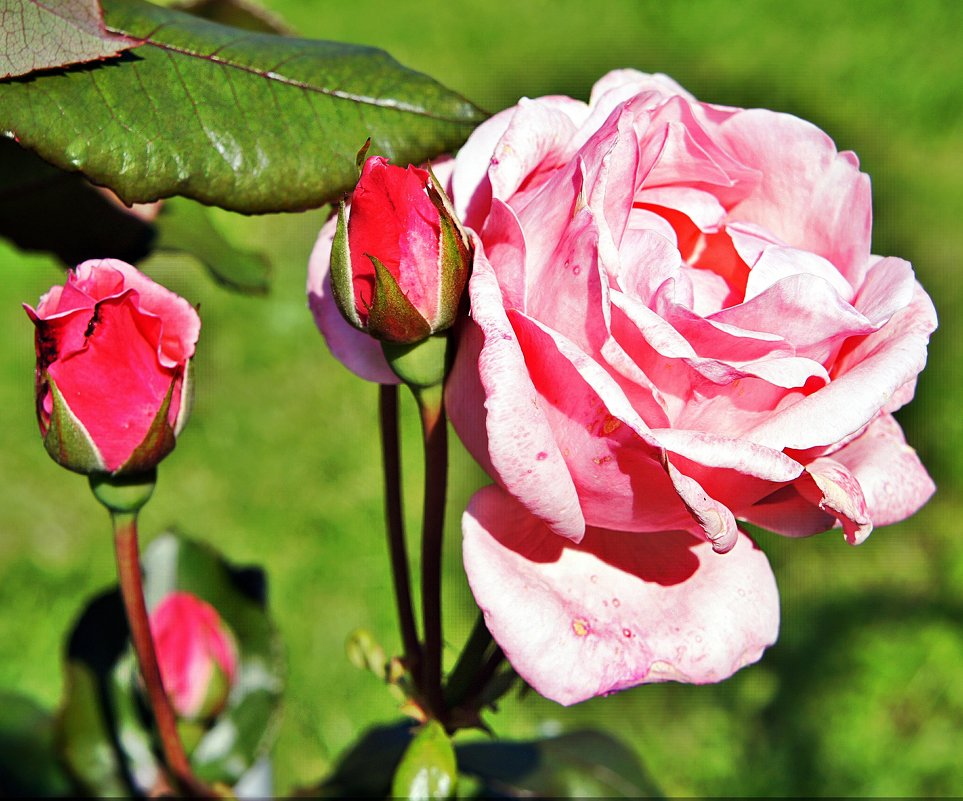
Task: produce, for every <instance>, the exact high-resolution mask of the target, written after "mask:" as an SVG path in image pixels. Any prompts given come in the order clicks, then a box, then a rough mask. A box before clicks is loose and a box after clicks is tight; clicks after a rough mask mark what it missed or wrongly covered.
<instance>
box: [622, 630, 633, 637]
mask: <svg viewBox="0 0 963 801" xmlns="http://www.w3.org/2000/svg"><path fill="white" fill-rule="evenodd" d="M622 636H623V637H631V636H632V629H622Z"/></svg>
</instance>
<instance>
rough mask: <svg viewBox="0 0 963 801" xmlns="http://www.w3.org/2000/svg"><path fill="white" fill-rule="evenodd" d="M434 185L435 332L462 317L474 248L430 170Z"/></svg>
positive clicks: (430, 195) (431, 190)
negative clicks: (459, 313) (435, 234)
mask: <svg viewBox="0 0 963 801" xmlns="http://www.w3.org/2000/svg"><path fill="white" fill-rule="evenodd" d="M428 172H429V174H430V175H431V183H430V184H429V185H428V198H429V199H430V200H431V202H432V203H433V204H434V206H435V208H436V209H437V210H438V225H439V239H438V275H439V277H440V281H439V297H438V319H437V320H435V321H434V322H433V326H432V327H433V330H434V331H443V330H445V329H446V328H450V327H451V326H452V325H453V324H454V322H455V320H456V319H457V317H458V309H459V307H460V305H461V296H462V294H463V293H464V291H465V284H466V283H468V274H469V272H470V269H471V259H472V256H471V245H470V242H469V239H468V235H467V234H466V233H465V229H464V228H462V226H461V223H460V222H459V221H458V216H457V214H456V213H455V207H454V206H453V205H452V202H451V199H450V198H449V197H448V195H447V193H446V192H445V190H444V189H443V188H442V186H441V184H440V182H439V181H438V179H437V178H436V177H435V174H434V172H432V170H431V166H430V165H429V167H428Z"/></svg>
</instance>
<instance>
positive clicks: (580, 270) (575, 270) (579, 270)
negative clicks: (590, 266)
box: [572, 264, 582, 275]
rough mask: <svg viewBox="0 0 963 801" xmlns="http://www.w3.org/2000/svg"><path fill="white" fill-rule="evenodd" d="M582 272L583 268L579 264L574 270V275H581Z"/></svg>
mask: <svg viewBox="0 0 963 801" xmlns="http://www.w3.org/2000/svg"><path fill="white" fill-rule="evenodd" d="M581 272H582V268H581V267H579V266H578V265H577V264H576V265H575V266H574V267H573V268H572V275H579V274H580V273H581Z"/></svg>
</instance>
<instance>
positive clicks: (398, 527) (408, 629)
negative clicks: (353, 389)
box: [378, 384, 421, 677]
mask: <svg viewBox="0 0 963 801" xmlns="http://www.w3.org/2000/svg"><path fill="white" fill-rule="evenodd" d="M378 408H379V412H380V415H381V453H382V462H383V466H384V480H385V519H386V521H387V529H388V531H387V533H388V552H389V555H390V558H391V574H392V576H393V578H394V587H395V603H396V605H397V607H398V622H399V625H400V626H401V641H402V643H403V646H404V649H405V664H406V665H407V666H408V669H409V670H410V671H411V673H412V675H413V676H415V677H418V676H419V675H420V663H421V643H420V642H419V641H418V630H417V628H416V626H415V615H414V611H413V609H412V604H411V579H410V577H409V573H408V552H407V549H406V546H405V524H404V516H403V512H402V503H401V456H400V446H399V433H398V387H397V386H395V385H392V384H382V385H381V387H380V394H379V407H378Z"/></svg>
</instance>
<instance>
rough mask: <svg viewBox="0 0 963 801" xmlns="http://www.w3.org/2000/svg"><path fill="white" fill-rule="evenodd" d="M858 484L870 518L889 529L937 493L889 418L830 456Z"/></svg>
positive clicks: (881, 417)
mask: <svg viewBox="0 0 963 801" xmlns="http://www.w3.org/2000/svg"><path fill="white" fill-rule="evenodd" d="M833 459H835V460H836V461H837V462H839V463H840V464H842V465H845V466H846V467H847V468H848V469H849V470H850V472H851V473H852V474H853V475H854V476H855V477H856V480H857V481H859V485H860V487H862V490H863V495H864V496H865V499H866V506H867V508H868V509H869V516H870V518H871V519H872V521H873V525H876V526H888V525H889V524H890V523H896V522H898V521H900V520H904V519H906V518H907V517H909V516H910V515H912V514H914V513H915V512H916V511H917V510H918V509H919V508H920V507H921V506H922V505H923V504H924V503H926V502H927V501H928V500H929V499H930V496H932V495H933V493H934V492H935V491H936V486H935V485H934V484H933V479H931V478H930V476H929V474H928V473H927V472H926V468H924V467H923V465H922V463H921V462H920V460H919V457H918V456H917V455H916V451H914V450H913V449H912V448H911V447H910V446H909V445H907V444H906V438H905V437H904V436H903V431H902V429H901V428H900V427H899V424H898V423H897V422H896V421H895V420H894V419H893V417H892V415H889V414H883V415H880V416H879V417H877V418H876V419H875V420H874V421H873V422H872V423H870V424H869V428H867V429H866V431H865V432H864V433H863V434H862V435H861V436H859V437H858V438H856V439H855V440H853V441H852V442H850V443H849V444H848V445H847V446H846V447H845V448H843V449H842V450H840V451H837V452H836V453H834V454H833Z"/></svg>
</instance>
